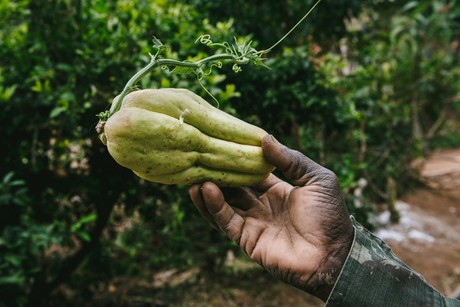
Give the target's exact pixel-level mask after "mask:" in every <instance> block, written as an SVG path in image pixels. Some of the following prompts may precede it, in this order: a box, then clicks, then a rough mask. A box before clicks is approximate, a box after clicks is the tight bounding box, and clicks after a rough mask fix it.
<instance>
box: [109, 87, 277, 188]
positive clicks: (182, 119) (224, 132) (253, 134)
mask: <svg viewBox="0 0 460 307" xmlns="http://www.w3.org/2000/svg"><path fill="white" fill-rule="evenodd" d="M104 132H105V137H106V138H107V147H108V150H109V153H110V155H111V156H112V157H113V158H114V159H115V161H117V162H118V163H119V164H120V165H122V166H124V167H127V168H129V169H131V170H133V171H134V173H136V174H137V175H138V176H139V177H141V178H144V179H146V180H148V181H152V182H157V183H162V184H192V183H197V182H204V181H213V182H214V183H216V184H218V185H220V186H251V185H255V184H257V183H259V182H260V181H262V180H263V179H265V178H266V177H267V176H268V175H269V174H270V172H271V171H272V170H273V166H272V165H270V164H269V163H267V162H266V161H265V159H264V157H263V153H262V149H261V147H260V143H261V140H262V138H263V137H264V136H265V135H266V134H267V132H265V131H264V130H262V129H260V128H259V127H256V126H254V125H251V124H249V123H246V122H244V121H242V120H240V119H238V118H236V117H233V116H231V115H229V114H228V113H226V112H223V111H221V110H219V109H217V108H215V107H213V106H211V105H210V104H209V103H207V102H206V101H205V100H204V99H202V98H201V97H200V96H198V95H196V94H194V93H193V92H191V91H189V90H186V89H171V88H165V89H147V90H140V91H135V92H132V93H130V94H129V95H127V96H126V97H125V98H124V100H123V104H122V107H121V109H120V110H119V111H118V112H116V113H115V114H114V115H112V116H111V117H110V118H109V119H108V121H107V122H106V124H105V127H104Z"/></svg>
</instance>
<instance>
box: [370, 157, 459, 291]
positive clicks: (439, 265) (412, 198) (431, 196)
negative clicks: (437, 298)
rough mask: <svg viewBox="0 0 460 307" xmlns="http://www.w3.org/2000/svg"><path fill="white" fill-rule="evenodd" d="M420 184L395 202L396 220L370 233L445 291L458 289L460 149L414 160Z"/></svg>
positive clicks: (436, 286)
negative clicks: (421, 183)
mask: <svg viewBox="0 0 460 307" xmlns="http://www.w3.org/2000/svg"><path fill="white" fill-rule="evenodd" d="M416 167H418V168H419V169H420V172H419V173H420V176H421V179H422V181H423V182H424V183H425V186H424V187H422V188H418V189H416V190H414V191H411V192H410V193H408V194H407V195H406V196H404V197H403V198H402V199H401V200H399V201H398V202H397V203H396V208H397V209H398V211H399V214H400V215H401V219H400V222H399V223H398V224H389V223H388V222H387V221H388V220H389V219H388V216H387V215H385V214H384V215H381V216H380V220H381V222H382V224H383V226H382V227H381V228H380V229H378V230H377V231H375V233H376V234H377V235H378V236H379V237H381V238H382V239H384V240H385V241H386V242H387V243H388V244H389V245H390V247H391V248H392V249H393V251H394V252H395V254H396V255H397V256H398V257H399V258H400V259H402V260H403V261H404V262H405V263H406V264H407V265H409V266H410V267H412V268H413V269H414V270H416V271H418V272H419V273H421V274H422V275H423V276H424V277H425V278H426V280H427V281H428V282H429V283H430V284H432V285H433V286H434V287H435V288H436V289H438V290H439V291H440V292H441V293H443V294H444V295H449V296H454V295H455V296H456V295H459V294H460V293H459V291H460V149H452V150H443V151H438V152H435V153H433V155H431V156H430V157H428V158H427V159H424V160H420V161H416Z"/></svg>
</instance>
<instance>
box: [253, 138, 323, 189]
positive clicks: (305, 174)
mask: <svg viewBox="0 0 460 307" xmlns="http://www.w3.org/2000/svg"><path fill="white" fill-rule="evenodd" d="M261 146H262V150H263V153H264V156H265V159H267V161H268V162H269V163H271V164H273V165H274V166H275V167H276V168H277V169H278V170H279V171H281V172H282V173H283V175H284V176H285V177H286V178H287V179H289V180H292V181H293V183H294V184H295V185H298V186H304V185H307V184H308V183H309V182H311V181H312V180H315V179H316V178H318V176H320V175H321V174H323V173H326V172H329V170H327V169H326V168H324V167H322V166H321V165H319V164H318V163H316V162H314V161H313V160H311V159H309V158H307V157H306V156H305V155H304V154H302V153H301V152H299V151H297V150H293V149H290V148H288V147H287V146H285V145H283V144H281V143H280V142H278V140H276V139H275V137H273V135H266V136H265V137H264V138H263V139H262V144H261Z"/></svg>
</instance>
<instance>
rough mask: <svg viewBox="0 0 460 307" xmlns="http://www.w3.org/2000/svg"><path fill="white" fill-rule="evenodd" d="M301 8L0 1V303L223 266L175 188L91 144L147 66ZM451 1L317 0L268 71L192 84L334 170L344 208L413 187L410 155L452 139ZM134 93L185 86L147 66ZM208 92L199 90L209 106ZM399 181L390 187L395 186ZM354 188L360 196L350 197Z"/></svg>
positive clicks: (363, 216) (217, 240) (455, 130)
mask: <svg viewBox="0 0 460 307" xmlns="http://www.w3.org/2000/svg"><path fill="white" fill-rule="evenodd" d="M312 5H313V1H287V0H286V1H272V2H263V3H261V2H260V1H253V2H248V1H241V0H235V1H222V0H215V1H196V0H175V1H164V0H163V1H162V0H155V1H126V0H112V1H101V0H94V1H83V0H34V1H25V0H23V1H21V0H18V1H6V0H1V1H0V20H2V23H1V27H0V122H1V123H2V129H1V130H0V137H1V140H2V144H3V145H2V146H0V157H1V159H0V179H1V181H0V305H5V306H26V305H31V306H47V305H62V304H67V305H71V304H72V303H75V304H78V303H81V302H82V301H84V302H91V300H92V297H93V296H94V293H96V292H98V289H99V288H98V287H99V286H100V285H101V284H102V285H105V286H107V285H109V284H110V282H111V280H113V279H114V278H117V277H119V276H132V277H136V278H138V279H141V280H142V279H145V280H147V279H148V278H150V276H151V275H152V274H155V273H156V272H162V271H165V270H168V269H176V270H185V269H189V268H197V270H198V271H199V278H198V279H197V282H199V281H200V280H212V278H214V277H215V276H216V275H218V274H221V272H222V266H223V263H224V260H225V259H226V257H227V255H228V252H229V251H233V252H234V253H235V254H236V255H237V257H239V258H241V259H243V260H244V259H245V258H244V255H240V254H239V253H238V252H237V249H236V248H235V246H234V245H233V244H231V243H230V242H228V240H226V239H225V238H223V236H222V235H221V234H219V233H217V232H215V231H213V230H211V228H210V227H209V226H208V225H207V224H206V223H205V222H203V220H202V219H201V217H200V216H199V215H198V214H197V212H196V211H195V209H194V208H193V205H192V204H191V202H190V200H189V198H188V194H187V188H186V187H183V186H161V185H156V184H152V183H147V182H144V181H141V180H139V178H137V177H136V176H134V175H133V174H132V173H131V172H130V171H129V170H126V169H124V168H122V167H120V166H119V165H117V164H116V163H115V162H114V161H113V159H112V158H111V157H110V156H109V155H108V152H107V149H106V148H105V146H103V145H102V144H101V143H100V142H99V140H98V139H97V135H96V133H95V130H94V128H95V125H96V123H97V118H96V116H95V115H96V114H97V113H99V112H101V111H103V110H105V109H107V107H108V106H109V104H110V102H111V100H112V99H113V97H115V96H116V95H117V94H118V93H119V92H120V91H121V89H122V88H123V86H124V84H125V83H126V81H127V80H128V79H129V77H130V76H131V75H133V74H134V73H135V72H136V71H137V70H138V69H140V68H141V67H143V66H144V65H146V64H147V63H148V61H149V52H152V38H153V37H154V36H156V37H158V38H160V39H161V40H162V41H163V42H164V43H165V44H167V45H168V47H169V49H168V54H167V56H168V57H171V58H177V59H198V58H203V57H205V56H207V55H209V54H210V53H212V52H213V50H211V49H209V48H207V47H205V46H202V45H199V44H196V43H195V40H196V39H197V37H198V36H199V35H201V34H210V35H211V36H212V38H213V40H214V41H231V40H232V39H233V37H237V38H239V39H241V40H249V39H252V40H253V41H254V44H255V46H256V47H257V48H258V49H263V48H267V47H268V46H270V45H271V44H273V43H274V42H275V41H276V40H277V39H278V38H280V37H281V36H282V35H283V34H284V33H286V32H287V31H288V30H289V29H290V27H292V26H293V25H294V24H295V22H296V21H297V20H299V19H300V18H301V17H302V15H303V14H304V12H306V11H307V10H308V8H309V7H311V6H312ZM459 22H460V5H458V3H457V1H452V0H451V1H447V0H442V1H441V0H435V1H432V0H430V1H425V0H421V1H409V2H407V1H385V0H380V1H378V0H374V1H371V0H369V1H344V0H341V1H334V2H332V1H324V2H323V3H321V4H320V5H319V6H318V8H317V9H316V11H315V12H314V13H313V14H312V15H311V17H310V18H309V19H308V20H307V22H306V23H304V24H303V25H302V27H301V28H299V29H298V30H296V32H294V33H293V35H291V36H290V37H288V39H286V40H285V41H284V42H283V43H282V44H281V45H280V46H278V47H277V48H276V49H275V50H273V51H272V52H271V53H270V54H269V57H268V59H267V61H266V64H267V65H268V66H269V67H270V69H265V68H262V67H259V66H245V67H243V71H242V72H240V73H238V74H235V73H233V72H232V71H231V65H230V66H224V67H223V68H222V69H221V70H214V73H213V74H212V75H210V76H208V78H206V79H205V80H204V83H205V85H206V87H207V88H208V89H209V90H210V92H211V93H212V94H213V95H214V96H216V97H217V98H218V100H219V102H220V108H222V109H223V110H225V111H227V112H229V113H231V114H234V115H236V116H238V117H240V118H242V119H244V120H246V121H249V122H251V123H254V124H256V125H259V126H261V127H263V128H264V129H265V130H267V131H269V132H270V133H272V134H274V135H275V136H276V137H277V138H278V139H279V140H280V141H282V142H283V143H285V144H287V145H289V146H290V147H292V148H295V149H298V150H301V151H302V152H304V153H307V154H308V155H309V156H310V157H311V158H313V159H315V160H317V161H319V162H320V163H322V164H323V165H325V166H327V167H329V168H330V169H332V170H333V171H334V172H336V173H337V175H338V176H339V179H340V182H341V184H342V188H343V191H344V193H345V195H346V196H347V204H348V206H349V209H350V212H351V213H352V214H354V215H355V216H356V217H357V218H358V220H359V221H360V222H361V223H363V224H365V225H366V226H368V227H370V228H372V226H373V225H372V222H371V219H370V217H372V215H373V214H375V212H376V211H377V210H380V211H381V210H390V211H391V213H392V218H393V219H394V220H395V221H396V220H397V219H398V214H397V211H396V210H395V209H394V206H393V205H394V197H395V195H401V194H404V193H405V192H407V191H408V189H410V188H411V187H412V186H414V185H416V184H417V180H416V177H414V171H413V169H411V167H410V166H411V161H412V160H413V159H414V158H416V157H419V156H424V155H427V154H428V153H430V152H431V151H432V150H433V149H434V148H439V147H454V146H459V145H460V137H459V135H460V133H459V111H460V97H459V93H460V66H459V59H460V58H459V48H460V41H459V35H460V32H459ZM140 86H141V87H144V88H147V87H153V88H158V87H185V88H189V89H191V90H193V91H195V92H197V93H199V94H201V95H202V96H203V97H207V98H209V96H206V95H207V94H206V93H205V92H204V91H203V89H202V88H201V86H200V85H199V83H198V82H197V80H196V78H194V77H193V76H183V75H170V74H168V73H167V72H165V71H162V70H157V71H154V72H153V73H152V74H150V75H149V76H148V77H147V78H145V79H144V80H143V81H142V82H141V84H140ZM208 100H210V99H208ZM395 181H397V183H398V184H397V185H395V184H394V182H395ZM357 191H359V193H357Z"/></svg>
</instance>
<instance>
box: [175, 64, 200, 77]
mask: <svg viewBox="0 0 460 307" xmlns="http://www.w3.org/2000/svg"><path fill="white" fill-rule="evenodd" d="M195 69H196V68H195V67H186V66H176V67H175V68H174V69H173V70H171V71H170V73H172V74H178V75H179V74H182V75H183V74H191V73H193V72H195Z"/></svg>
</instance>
